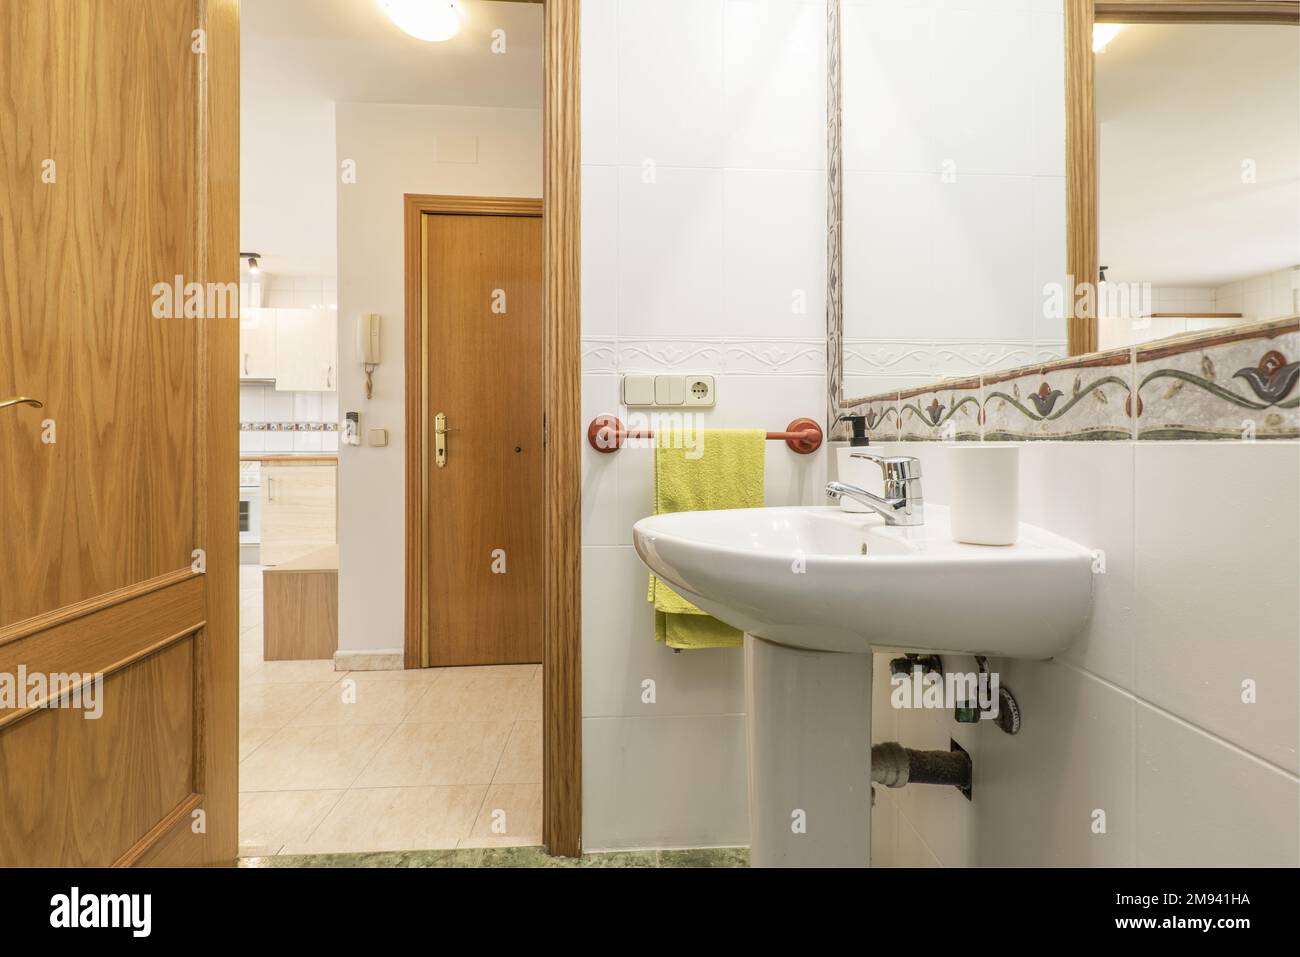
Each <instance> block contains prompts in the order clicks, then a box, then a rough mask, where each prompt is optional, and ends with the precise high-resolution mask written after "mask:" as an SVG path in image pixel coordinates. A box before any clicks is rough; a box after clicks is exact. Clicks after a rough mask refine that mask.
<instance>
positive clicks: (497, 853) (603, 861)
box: [240, 847, 749, 867]
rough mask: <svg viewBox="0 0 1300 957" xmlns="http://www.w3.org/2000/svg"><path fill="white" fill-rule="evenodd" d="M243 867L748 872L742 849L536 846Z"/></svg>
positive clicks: (275, 860) (283, 860)
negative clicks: (563, 849)
mask: <svg viewBox="0 0 1300 957" xmlns="http://www.w3.org/2000/svg"><path fill="white" fill-rule="evenodd" d="M240 866H241V867H748V866H749V849H748V848H745V847H704V848H697V849H694V850H684V851H659V850H648V851H604V852H601V853H596V854H584V855H582V857H580V858H572V857H551V856H549V855H548V854H547V853H546V852H545V851H543V850H542V849H541V848H540V847H501V848H482V849H478V850H464V849H462V850H446V851H392V852H388V853H379V854H316V855H311V856H294V855H289V854H278V855H276V856H275V857H246V858H244V859H243V860H242V861H240Z"/></svg>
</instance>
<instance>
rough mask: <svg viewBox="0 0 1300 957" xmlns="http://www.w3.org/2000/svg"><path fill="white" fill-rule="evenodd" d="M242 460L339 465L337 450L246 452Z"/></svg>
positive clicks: (269, 462)
mask: <svg viewBox="0 0 1300 957" xmlns="http://www.w3.org/2000/svg"><path fill="white" fill-rule="evenodd" d="M239 461H241V462H261V463H262V464H264V465H337V464H338V461H339V457H338V454H337V453H335V452H246V453H244V454H243V455H241V456H240V457H239Z"/></svg>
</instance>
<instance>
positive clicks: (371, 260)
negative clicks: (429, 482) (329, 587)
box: [336, 103, 542, 652]
mask: <svg viewBox="0 0 1300 957" xmlns="http://www.w3.org/2000/svg"><path fill="white" fill-rule="evenodd" d="M336 126H337V131H338V143H337V158H338V163H340V164H341V163H343V162H344V161H347V160H352V161H354V162H355V170H356V180H355V182H344V181H343V178H342V176H340V177H339V182H338V224H339V225H338V264H339V288H338V295H339V392H338V400H339V415H340V417H342V416H343V415H345V414H346V413H347V412H348V411H360V412H361V427H362V431H363V433H364V431H365V430H366V429H369V428H384V429H387V430H388V446H387V447H386V448H372V447H370V446H360V447H354V446H348V445H345V446H343V447H342V448H341V449H340V450H339V648H340V650H342V651H351V650H359V651H391V652H397V651H400V649H401V648H402V639H403V601H404V593H403V562H404V548H405V544H404V543H405V531H404V509H405V497H404V496H405V492H404V489H405V487H406V482H405V473H404V465H403V463H404V461H405V459H404V456H405V442H406V431H405V422H404V418H405V411H404V404H405V401H406V398H405V385H404V379H405V372H404V362H405V350H404V348H403V329H404V327H405V321H406V312H405V287H404V285H403V276H404V264H403V263H404V261H403V241H404V240H403V232H402V231H403V219H402V216H403V199H402V197H403V195H404V194H405V193H444V194H452V195H464V196H540V195H541V191H542V124H541V112H540V111H538V110H517V109H484V108H473V107H447V106H408V105H395V104H376V103H339V104H338V105H337V113H336ZM336 168H338V167H336ZM365 312H377V313H380V314H381V315H382V316H383V317H384V327H383V344H382V348H383V363H382V364H381V365H380V366H379V368H378V369H377V370H376V371H375V375H374V397H373V398H372V399H370V400H367V399H366V397H365V375H364V372H363V370H362V368H361V363H360V359H359V358H358V355H357V351H356V320H357V316H358V315H360V314H361V313H365ZM507 384H508V383H507ZM376 489H382V490H383V492H382V494H376V491H375V490H376Z"/></svg>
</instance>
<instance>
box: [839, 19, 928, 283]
mask: <svg viewBox="0 0 1300 957" xmlns="http://www.w3.org/2000/svg"><path fill="white" fill-rule="evenodd" d="M841 17H842V19H841V23H840V34H841V43H842V44H843V49H842V52H841V58H840V62H841V66H840V69H841V71H842V72H841V80H842V83H841V91H842V97H843V103H842V107H841V109H842V117H843V138H844V168H845V169H846V170H856V171H871V172H895V173H918V172H929V173H935V172H938V170H939V154H938V145H937V143H936V137H937V134H938V131H937V129H936V121H935V109H934V101H935V96H936V93H937V84H938V79H939V76H940V72H939V71H938V70H936V69H935V64H934V62H933V58H932V49H933V36H934V13H933V11H932V10H931V8H930V6H929V4H908V5H900V4H896V3H893V4H846V5H845V6H844V8H843V10H842V12H841ZM851 221H852V220H851V219H850V220H849V222H851ZM850 261H852V260H850Z"/></svg>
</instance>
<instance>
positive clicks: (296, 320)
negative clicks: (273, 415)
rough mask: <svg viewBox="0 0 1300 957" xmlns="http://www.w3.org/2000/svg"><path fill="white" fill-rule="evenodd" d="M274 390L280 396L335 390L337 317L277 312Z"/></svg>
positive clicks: (315, 312)
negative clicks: (280, 393) (284, 393)
mask: <svg viewBox="0 0 1300 957" xmlns="http://www.w3.org/2000/svg"><path fill="white" fill-rule="evenodd" d="M274 312H275V388H276V390H277V391H280V392H334V391H336V390H337V389H338V382H339V368H338V325H337V321H338V314H337V313H336V312H335V311H334V310H333V309H276V310H274Z"/></svg>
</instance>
